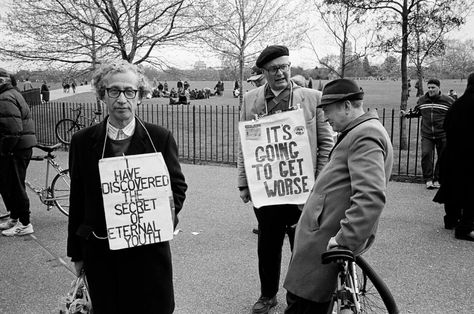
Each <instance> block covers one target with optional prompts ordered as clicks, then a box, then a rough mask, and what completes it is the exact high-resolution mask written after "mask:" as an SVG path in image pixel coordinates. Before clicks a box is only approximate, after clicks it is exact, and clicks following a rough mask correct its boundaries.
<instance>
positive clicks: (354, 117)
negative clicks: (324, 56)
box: [284, 79, 393, 314]
mask: <svg viewBox="0 0 474 314" xmlns="http://www.w3.org/2000/svg"><path fill="white" fill-rule="evenodd" d="M363 96H364V92H363V91H361V90H360V89H359V86H357V83H356V82H354V81H352V80H347V79H338V80H334V81H331V82H329V83H327V84H326V86H325V87H324V89H323V96H322V98H321V103H320V104H319V106H318V107H320V108H322V109H323V111H324V116H325V119H326V120H327V121H328V122H329V124H330V125H331V126H332V127H333V129H334V131H336V132H338V133H339V135H338V138H337V141H336V144H335V146H334V148H333V150H332V152H331V154H330V156H329V161H328V163H327V165H326V166H325V167H324V169H323V170H322V171H321V173H320V174H319V176H318V177H317V178H316V182H315V184H314V188H313V190H312V192H311V195H310V196H309V198H308V200H307V202H306V204H305V206H304V208H303V212H302V214H301V218H300V220H299V222H298V225H297V227H296V235H295V243H294V248H293V256H292V259H291V262H290V266H289V268H288V273H287V276H286V280H285V284H284V287H285V288H286V289H287V291H288V292H287V303H288V307H287V309H286V311H285V313H286V314H293V313H324V314H326V313H327V312H328V310H329V306H330V299H331V295H332V293H333V291H334V289H335V287H336V279H337V278H336V277H337V265H336V264H335V263H331V264H322V263H321V253H323V252H325V251H326V250H328V249H331V248H334V247H342V248H346V249H349V250H351V251H353V252H354V254H355V255H359V254H361V253H363V252H364V251H365V250H367V249H368V248H369V246H370V245H371V244H372V243H373V241H374V238H375V233H376V230H377V225H378V221H379V217H380V214H381V213H382V209H383V208H384V205H385V199H386V195H385V192H386V188H387V183H388V180H389V179H390V173H391V170H392V162H393V148H392V144H391V143H390V138H389V136H388V134H387V132H386V130H385V128H384V127H383V125H382V124H381V123H380V122H379V120H378V116H377V113H376V112H374V111H368V112H365V111H364V109H363V107H362V105H363V104H362V99H363Z"/></svg>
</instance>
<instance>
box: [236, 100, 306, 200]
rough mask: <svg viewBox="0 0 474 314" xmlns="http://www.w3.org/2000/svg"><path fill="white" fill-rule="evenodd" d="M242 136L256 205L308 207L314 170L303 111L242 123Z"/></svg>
mask: <svg viewBox="0 0 474 314" xmlns="http://www.w3.org/2000/svg"><path fill="white" fill-rule="evenodd" d="M239 134H240V139H241V144H242V153H243V158H244V165H245V173H246V175H247V182H248V185H249V189H250V195H251V197H252V202H253V205H254V206H255V207H256V208H260V207H262V206H268V205H278V204H304V203H305V202H306V200H307V198H308V196H309V194H310V191H311V189H312V187H313V185H314V170H313V161H312V157H311V147H310V145H309V138H308V132H307V128H306V124H305V117H304V114H303V110H302V109H297V110H290V111H285V112H281V113H277V114H272V115H269V116H264V117H262V118H260V119H258V120H253V121H241V122H239Z"/></svg>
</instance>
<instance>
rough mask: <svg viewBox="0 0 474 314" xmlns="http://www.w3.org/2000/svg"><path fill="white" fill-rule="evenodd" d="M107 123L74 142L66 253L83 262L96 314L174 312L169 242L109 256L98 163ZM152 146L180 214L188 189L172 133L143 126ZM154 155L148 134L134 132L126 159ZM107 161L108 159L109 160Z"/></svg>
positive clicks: (76, 136)
mask: <svg viewBox="0 0 474 314" xmlns="http://www.w3.org/2000/svg"><path fill="white" fill-rule="evenodd" d="M106 121H107V118H106V119H105V120H104V121H103V122H101V123H100V124H98V125H94V126H91V127H89V128H86V129H83V130H81V131H79V132H77V133H76V134H74V136H73V137H72V140H71V146H70V153H69V167H70V175H71V194H70V210H69V226H68V240H67V254H68V256H69V257H71V259H72V261H81V260H82V261H84V270H85V273H86V277H87V280H88V282H89V287H90V293H91V299H92V304H93V307H94V313H95V314H97V313H159V314H168V313H173V311H174V292H173V280H172V276H173V275H172V263H171V251H170V246H169V242H162V243H158V244H150V245H145V246H139V247H133V248H129V249H123V250H115V251H111V250H110V249H109V245H108V241H107V240H106V239H99V238H98V237H106V234H107V233H106V223H105V213H104V207H103V201H102V194H101V187H100V176H99V167H98V165H99V159H101V157H102V151H103V147H104V140H105V139H106V125H107V122H106ZM143 124H144V126H145V127H146V129H147V130H148V132H149V134H150V137H151V139H152V140H153V144H154V146H155V147H156V150H157V151H158V152H161V153H162V154H163V158H164V160H165V162H166V166H167V167H168V171H169V174H170V179H171V188H172V191H173V197H174V205H175V211H176V214H178V213H179V211H180V210H181V208H182V205H183V202H184V199H185V192H186V189H187V185H186V183H185V180H184V176H183V174H182V172H181V167H180V164H179V161H178V151H177V146H176V143H175V140H174V138H173V136H172V135H171V132H170V131H168V130H166V129H165V128H163V127H160V126H156V125H152V124H149V123H144V122H143ZM152 152H154V149H153V146H152V144H151V142H150V138H149V137H148V135H147V133H146V131H145V129H144V128H143V126H142V124H141V123H140V122H139V121H138V118H136V128H135V132H134V134H133V136H132V140H131V143H130V146H129V148H128V150H127V152H126V155H137V154H143V153H152ZM105 157H108V156H105Z"/></svg>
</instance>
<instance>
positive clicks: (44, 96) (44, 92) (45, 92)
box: [41, 81, 49, 103]
mask: <svg viewBox="0 0 474 314" xmlns="http://www.w3.org/2000/svg"><path fill="white" fill-rule="evenodd" d="M41 100H42V101H43V102H44V103H47V102H49V87H48V84H47V83H46V81H43V84H42V85H41Z"/></svg>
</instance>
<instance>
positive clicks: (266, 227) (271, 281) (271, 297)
mask: <svg viewBox="0 0 474 314" xmlns="http://www.w3.org/2000/svg"><path fill="white" fill-rule="evenodd" d="M256 65H257V67H259V68H260V69H261V70H262V72H263V75H264V76H265V78H266V81H267V83H266V84H265V85H263V86H260V87H258V88H255V89H253V90H251V91H249V92H247V93H245V95H244V102H243V105H242V110H241V113H240V114H241V116H240V120H241V121H248V120H251V119H254V118H255V115H262V114H264V115H271V114H275V113H278V112H281V111H286V110H290V109H292V106H293V104H294V105H296V104H299V105H300V106H301V108H302V109H303V112H304V116H305V120H306V130H307V132H308V137H309V143H310V147H311V155H312V161H313V170H314V173H315V177H317V176H318V174H319V172H320V171H321V169H322V168H323V166H324V165H325V164H326V161H327V158H328V156H329V152H330V151H331V149H332V147H333V143H334V142H333V138H332V136H331V132H330V126H329V124H328V123H327V122H325V121H324V116H323V112H322V111H321V110H320V109H316V106H317V105H318V104H319V102H320V100H321V93H320V92H319V91H316V90H311V89H307V88H303V87H300V86H298V85H296V84H294V83H293V82H292V81H291V79H290V77H291V70H290V67H291V63H290V57H289V51H288V48H287V47H285V46H280V45H271V46H268V47H266V48H265V49H264V50H263V51H262V52H261V53H260V55H259V57H258V58H257V61H256ZM239 148H240V150H239V156H238V161H237V167H238V189H239V191H240V198H241V199H242V201H243V202H244V203H248V202H249V201H250V200H251V195H250V190H249V187H248V183H247V176H246V173H245V167H244V159H243V154H242V149H241V147H240V145H239ZM254 212H255V216H256V217H257V221H258V230H259V232H258V242H257V246H258V248H257V251H258V252H257V253H258V272H259V276H260V297H259V298H258V300H257V302H255V304H254V305H253V307H252V313H253V314H262V313H268V312H269V311H270V309H271V308H272V307H274V306H275V305H276V304H277V296H276V295H277V292H278V290H279V286H280V270H281V255H282V254H281V252H282V246H283V241H284V239H285V234H288V239H289V241H290V247H291V248H293V239H294V232H295V229H294V226H295V225H296V223H297V222H298V219H299V217H300V214H301V210H300V208H299V206H298V205H292V204H283V205H271V206H262V207H260V208H255V207H254Z"/></svg>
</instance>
